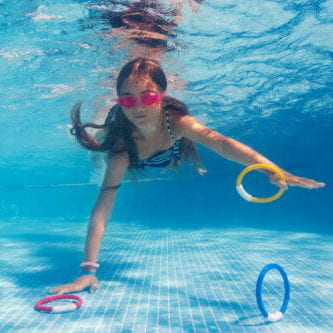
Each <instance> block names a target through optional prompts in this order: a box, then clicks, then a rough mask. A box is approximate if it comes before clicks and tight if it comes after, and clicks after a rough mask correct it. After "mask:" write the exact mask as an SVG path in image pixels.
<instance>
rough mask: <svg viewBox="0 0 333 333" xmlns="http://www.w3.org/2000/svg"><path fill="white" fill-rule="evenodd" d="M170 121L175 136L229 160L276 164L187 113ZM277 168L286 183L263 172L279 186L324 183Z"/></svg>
mask: <svg viewBox="0 0 333 333" xmlns="http://www.w3.org/2000/svg"><path fill="white" fill-rule="evenodd" d="M172 123H173V126H174V133H175V134H176V135H177V136H179V137H186V138H188V139H190V140H192V141H194V142H198V143H201V144H203V145H204V146H206V147H207V148H209V149H211V150H212V151H214V152H216V153H218V154H219V155H221V156H223V157H225V158H227V159H229V160H231V161H235V162H238V163H240V164H243V165H250V164H254V163H266V164H271V165H274V166H277V165H276V164H274V163H273V162H271V161H270V160H269V159H267V158H266V157H265V156H263V155H261V154H259V153H258V152H256V151H255V150H253V149H252V148H250V147H249V146H246V145H245V144H243V143H241V142H239V141H237V140H234V139H232V138H229V137H226V136H224V135H222V134H220V133H218V132H216V131H213V130H212V129H210V128H209V127H206V126H205V125H203V124H201V123H200V122H199V121H197V120H196V119H195V118H193V117H191V116H189V115H185V116H179V115H174V116H173V121H172ZM277 167H278V166H277ZM278 168H279V167H278ZM279 169H280V170H281V171H282V172H283V173H284V175H285V177H286V181H287V183H285V182H283V181H282V180H280V179H279V178H278V177H277V176H276V175H275V174H273V173H272V172H269V171H266V170H263V172H265V173H267V174H268V175H269V177H270V180H271V182H272V183H274V184H276V185H278V186H280V187H283V188H287V187H288V185H290V186H300V187H304V188H308V189H313V188H319V187H323V186H325V183H321V182H316V181H314V180H312V179H308V178H302V177H297V176H295V175H292V174H291V173H289V172H287V171H285V170H283V169H281V168H279Z"/></svg>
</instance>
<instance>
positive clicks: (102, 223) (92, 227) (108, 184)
mask: <svg viewBox="0 0 333 333" xmlns="http://www.w3.org/2000/svg"><path fill="white" fill-rule="evenodd" d="M128 164H129V159H128V154H127V153H122V154H117V155H115V156H113V157H111V158H110V159H109V160H108V165H107V168H106V171H105V177H104V181H103V185H102V187H101V190H100V193H99V196H98V199H97V201H96V204H95V206H94V208H93V211H92V214H91V217H90V223H89V227H88V232H87V238H86V244H85V255H84V260H83V261H84V262H93V263H96V262H97V258H98V252H99V249H100V244H101V241H102V238H103V235H104V231H105V228H106V225H107V220H108V217H109V215H110V212H111V211H112V208H113V205H114V201H115V197H116V191H117V188H118V187H119V185H120V183H121V180H122V178H123V176H124V174H125V172H126V170H127V168H128ZM86 270H87V271H89V272H95V270H96V269H94V268H87V269H86ZM89 272H87V274H84V271H83V273H82V275H81V276H80V277H78V278H77V279H76V280H75V281H74V282H72V283H67V284H63V285H60V286H57V287H55V288H52V289H50V290H49V292H50V293H57V294H64V293H70V292H74V291H80V290H83V289H86V288H90V291H91V292H94V291H96V289H97V287H98V282H97V278H96V276H94V275H89V274H90V273H89Z"/></svg>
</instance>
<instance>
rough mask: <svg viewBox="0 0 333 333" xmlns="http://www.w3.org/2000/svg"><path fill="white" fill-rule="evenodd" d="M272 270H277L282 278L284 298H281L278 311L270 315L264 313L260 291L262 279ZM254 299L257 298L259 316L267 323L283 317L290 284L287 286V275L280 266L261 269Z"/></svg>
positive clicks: (271, 265) (274, 265) (275, 265)
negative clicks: (266, 320)
mask: <svg viewBox="0 0 333 333" xmlns="http://www.w3.org/2000/svg"><path fill="white" fill-rule="evenodd" d="M273 268H275V269H277V270H278V271H279V272H280V274H281V276H282V278H283V284H284V298H283V303H282V306H281V307H280V310H279V311H278V312H276V313H273V314H270V313H268V312H267V311H266V309H265V307H264V304H263V301H262V297H261V289H262V284H263V281H264V278H265V276H266V274H267V272H268V271H269V270H271V269H273ZM256 298H257V304H258V308H259V310H260V312H261V314H262V315H263V316H264V317H265V318H266V319H268V320H269V321H278V320H280V319H281V318H282V317H283V314H284V313H285V311H286V310H287V306H288V303H289V298H290V284H289V280H288V276H287V273H286V272H285V271H284V269H283V268H282V267H281V266H279V265H277V264H269V265H267V266H265V267H264V268H263V269H262V271H261V272H260V274H259V277H258V280H257V286H256Z"/></svg>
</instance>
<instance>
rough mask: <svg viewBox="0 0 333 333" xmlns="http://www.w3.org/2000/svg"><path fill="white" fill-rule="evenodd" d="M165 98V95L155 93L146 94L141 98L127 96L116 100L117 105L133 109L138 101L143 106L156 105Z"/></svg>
mask: <svg viewBox="0 0 333 333" xmlns="http://www.w3.org/2000/svg"><path fill="white" fill-rule="evenodd" d="M163 96H165V93H164V92H162V93H155V92H146V93H144V94H142V95H140V97H139V98H137V97H135V96H134V95H125V96H121V97H119V98H117V99H116V101H117V103H118V104H119V105H121V106H123V107H125V108H131V107H133V106H134V105H135V104H136V103H137V102H138V100H139V101H140V103H141V104H144V105H149V106H151V105H154V104H156V103H158V102H159V101H161V99H162V98H163Z"/></svg>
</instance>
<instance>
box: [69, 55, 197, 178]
mask: <svg viewBox="0 0 333 333" xmlns="http://www.w3.org/2000/svg"><path fill="white" fill-rule="evenodd" d="M131 74H136V75H144V76H146V77H149V78H150V79H151V80H152V81H153V82H154V83H155V84H156V85H157V86H158V87H159V88H160V90H161V92H164V91H166V88H167V79H166V76H165V74H164V72H163V70H162V69H161V67H160V65H159V63H158V62H157V61H155V60H152V59H148V58H137V59H134V60H132V61H130V62H129V63H127V64H126V65H125V66H124V67H123V68H122V69H121V70H120V73H119V76H118V79H117V93H118V95H119V94H120V90H121V87H122V85H123V83H124V81H125V80H126V79H127V78H128V77H129V76H130V75H131ZM80 107H81V102H78V103H76V104H75V105H74V107H73V108H72V111H71V120H72V125H73V127H72V129H71V133H72V134H73V135H75V136H76V138H77V140H78V142H79V143H80V144H81V145H82V146H83V147H84V148H86V149H88V150H93V151H105V152H108V153H109V155H110V156H112V155H115V154H118V153H121V152H127V153H128V155H129V169H137V166H136V165H137V160H138V150H137V146H136V143H135V141H134V139H133V136H132V132H133V130H134V129H135V126H134V125H133V124H132V123H131V122H130V121H129V120H128V119H127V118H126V116H125V115H124V113H123V110H122V108H121V106H120V105H118V104H116V105H115V106H114V107H113V108H112V109H111V110H112V112H113V113H114V116H113V117H112V119H111V120H110V121H107V122H106V123H105V124H104V125H97V124H94V123H86V124H82V122H81V119H80ZM162 110H164V112H166V111H172V112H177V113H179V114H180V115H186V114H189V111H188V108H187V106H186V105H185V104H184V103H182V102H181V101H179V100H177V99H175V98H173V97H170V96H164V97H163V100H162ZM88 127H90V128H98V129H105V130H106V136H105V139H104V141H103V142H99V141H98V140H97V139H96V138H95V137H93V136H92V135H90V134H89V133H88V132H87V131H86V128H88ZM181 140H182V141H181V162H182V161H184V160H189V161H191V162H192V163H193V164H194V165H195V166H196V167H197V169H198V171H199V172H200V173H201V171H202V169H201V161H200V156H199V153H198V151H197V149H196V147H195V145H194V144H193V142H192V141H191V140H189V139H186V138H182V139H181ZM175 166H177V163H175Z"/></svg>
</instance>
